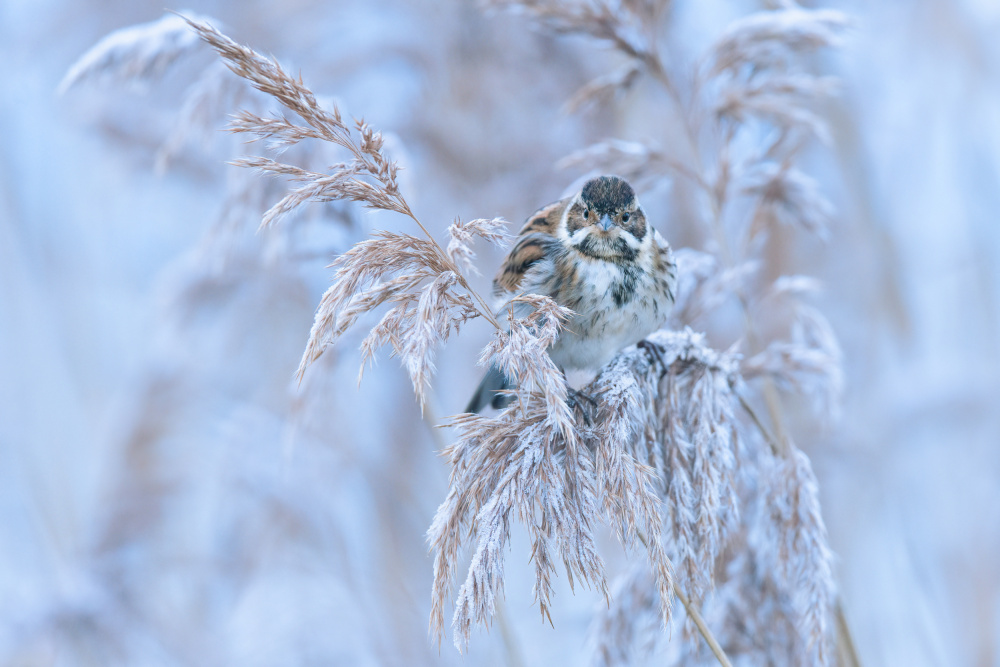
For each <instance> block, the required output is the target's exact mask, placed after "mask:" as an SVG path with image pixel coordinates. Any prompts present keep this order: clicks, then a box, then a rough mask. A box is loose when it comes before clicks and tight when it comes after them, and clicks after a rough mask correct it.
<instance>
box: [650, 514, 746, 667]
mask: <svg viewBox="0 0 1000 667" xmlns="http://www.w3.org/2000/svg"><path fill="white" fill-rule="evenodd" d="M635 535H636V537H638V538H639V541H640V542H642V545H643V546H644V547H646V549H647V550H649V541H648V540H647V539H646V535H645V534H644V533H643V532H642V531H641V530H637V531H636V533H635ZM671 569H673V566H671ZM673 589H674V595H676V596H677V599H678V600H680V601H681V604H682V605H684V610H685V611H686V612H687V615H688V618H690V619H691V620H692V621H694V625H695V627H696V628H698V632H700V633H701V636H702V637H703V638H704V639H705V643H706V644H708V648H710V649H712V653H714V654H715V657H716V658H717V659H718V661H719V664H720V665H722V667H733V663H731V662H730V661H729V657H728V656H727V655H726V652H725V651H723V650H722V646H720V645H719V642H718V641H716V639H715V635H713V634H712V631H711V630H709V629H708V625H707V624H706V623H705V619H703V618H702V617H701V614H700V613H698V610H697V609H695V606H694V605H693V604H691V600H690V599H688V596H687V595H685V594H684V591H682V590H681V589H680V587H679V586H677V585H676V584H674V586H673Z"/></svg>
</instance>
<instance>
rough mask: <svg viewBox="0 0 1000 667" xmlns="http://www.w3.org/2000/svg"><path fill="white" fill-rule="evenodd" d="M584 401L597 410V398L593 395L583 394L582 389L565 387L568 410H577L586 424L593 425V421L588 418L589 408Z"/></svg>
mask: <svg viewBox="0 0 1000 667" xmlns="http://www.w3.org/2000/svg"><path fill="white" fill-rule="evenodd" d="M585 403H588V404H589V407H590V408H591V409H593V410H597V399H595V398H594V397H593V396H591V395H590V394H585V393H583V392H582V391H577V390H576V389H573V388H572V387H567V388H566V405H568V406H569V408H570V410H573V411H579V412H580V415H581V416H583V421H584V422H585V423H586V424H587V426H593V422H592V421H591V419H590V410H589V409H588V406H587V405H584V404H585Z"/></svg>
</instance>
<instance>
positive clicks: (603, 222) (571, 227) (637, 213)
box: [566, 176, 648, 259]
mask: <svg viewBox="0 0 1000 667" xmlns="http://www.w3.org/2000/svg"><path fill="white" fill-rule="evenodd" d="M647 232H648V229H647V225H646V215H645V213H643V211H642V208H641V207H640V206H639V202H638V201H637V200H636V198H635V191H634V190H633V189H632V186H631V185H629V184H628V182H627V181H626V180H625V179H623V178H620V177H618V176H598V177H597V178H592V179H590V180H589V181H587V182H586V183H584V185H583V190H581V191H580V194H579V195H577V196H576V198H575V199H574V200H573V203H572V204H571V205H570V208H569V211H568V212H567V215H566V233H567V235H568V237H569V242H570V244H571V245H572V246H573V247H574V248H576V249H577V250H578V251H580V252H581V253H582V254H584V255H588V256H591V257H595V258H599V259H634V258H635V257H636V255H638V253H639V250H640V248H641V247H642V244H643V239H645V238H646V236H647Z"/></svg>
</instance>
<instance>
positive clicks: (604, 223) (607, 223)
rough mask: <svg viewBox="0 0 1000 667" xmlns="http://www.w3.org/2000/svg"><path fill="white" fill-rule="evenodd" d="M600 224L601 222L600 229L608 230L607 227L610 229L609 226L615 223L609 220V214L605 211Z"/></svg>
mask: <svg viewBox="0 0 1000 667" xmlns="http://www.w3.org/2000/svg"><path fill="white" fill-rule="evenodd" d="M600 224H601V229H603V230H604V231H608V230H609V229H611V226H612V225H613V224H615V223H613V222H611V216H609V215H608V214H607V213H605V214H604V215H602V216H601V223H600Z"/></svg>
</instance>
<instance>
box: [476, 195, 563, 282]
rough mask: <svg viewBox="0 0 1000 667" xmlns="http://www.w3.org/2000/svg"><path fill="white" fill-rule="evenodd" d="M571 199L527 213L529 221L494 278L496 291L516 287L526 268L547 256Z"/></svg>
mask: <svg viewBox="0 0 1000 667" xmlns="http://www.w3.org/2000/svg"><path fill="white" fill-rule="evenodd" d="M568 203H569V200H568V199H562V200H560V201H557V202H555V203H552V204H549V205H548V206H543V207H542V208H540V209H538V210H537V211H535V212H534V213H532V214H531V215H530V216H528V221H527V222H525V223H524V227H522V228H521V232H520V233H519V234H518V239H517V243H515V244H514V248H513V249H512V250H511V251H510V253H509V254H508V255H507V258H506V259H505V260H504V262H503V265H502V266H501V267H500V271H499V272H497V276H496V278H494V279H493V291H494V292H496V293H497V294H502V293H503V292H515V291H517V288H518V285H520V284H521V279H522V278H523V277H524V274H525V272H526V271H527V270H528V269H530V268H531V266H532V264H534V263H535V262H537V261H538V260H540V259H541V258H542V257H544V256H545V252H546V248H547V247H548V246H549V244H550V243H551V242H552V240H553V238H554V237H555V235H556V230H557V229H558V227H559V221H560V220H561V219H562V214H563V210H564V209H565V208H566V205H567V204H568Z"/></svg>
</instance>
